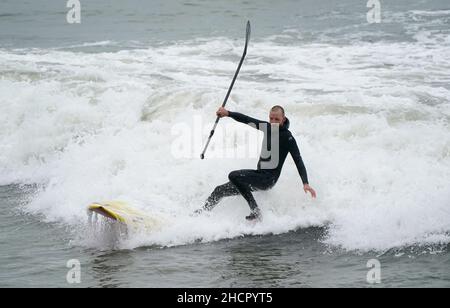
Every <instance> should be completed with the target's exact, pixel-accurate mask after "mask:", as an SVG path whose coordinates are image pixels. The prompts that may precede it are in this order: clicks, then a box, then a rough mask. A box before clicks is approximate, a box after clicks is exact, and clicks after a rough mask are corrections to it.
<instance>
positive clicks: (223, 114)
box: [216, 107, 230, 118]
mask: <svg viewBox="0 0 450 308" xmlns="http://www.w3.org/2000/svg"><path fill="white" fill-rule="evenodd" d="M216 114H217V116H218V117H219V118H223V117H228V116H229V115H230V113H229V112H228V110H226V109H225V108H223V107H220V108H219V110H217V112H216Z"/></svg>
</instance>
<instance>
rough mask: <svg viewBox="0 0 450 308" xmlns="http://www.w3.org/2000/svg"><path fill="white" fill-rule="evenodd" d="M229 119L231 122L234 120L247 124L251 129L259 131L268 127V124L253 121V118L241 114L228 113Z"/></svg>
mask: <svg viewBox="0 0 450 308" xmlns="http://www.w3.org/2000/svg"><path fill="white" fill-rule="evenodd" d="M229 117H230V118H232V119H233V120H236V121H238V122H241V123H244V124H248V125H250V126H252V127H253V128H256V129H259V130H262V129H265V128H266V127H267V126H265V125H270V124H269V122H266V121H261V120H258V119H254V118H251V117H249V116H246V115H245V114H242V113H239V112H231V111H229ZM262 124H263V125H262Z"/></svg>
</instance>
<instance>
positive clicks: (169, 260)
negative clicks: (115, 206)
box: [0, 0, 450, 288]
mask: <svg viewBox="0 0 450 308" xmlns="http://www.w3.org/2000/svg"><path fill="white" fill-rule="evenodd" d="M78 4H80V6H78ZM78 7H79V8H80V10H79V11H77V8H78ZM247 20H250V22H251V25H252V35H251V40H250V44H249V46H248V54H247V57H246V59H245V61H244V64H243V66H242V69H241V72H240V75H239V77H238V79H237V82H236V84H235V86H234V88H233V91H232V94H231V96H230V99H229V102H228V104H227V108H229V109H230V110H233V111H238V112H241V113H244V114H248V115H250V116H252V117H255V118H261V119H266V118H267V114H268V111H269V110H270V107H271V106H273V105H278V104H280V105H283V106H284V107H285V109H286V113H287V117H288V118H289V119H290V122H291V127H290V130H291V131H292V133H293V135H294V136H295V138H296V140H297V143H298V145H299V147H300V151H301V154H302V158H303V160H304V162H305V165H306V169H307V171H308V177H309V182H310V185H311V186H312V187H313V188H314V189H315V190H316V191H317V194H318V197H317V198H316V199H312V198H311V196H310V195H307V194H305V193H304V191H303V186H302V182H301V179H300V177H299V175H298V172H297V170H296V168H295V164H294V162H293V161H292V159H291V158H288V159H287V161H286V163H285V165H284V168H283V172H282V175H281V177H280V180H279V181H278V183H277V185H276V186H275V187H274V188H273V189H272V190H270V191H265V192H255V198H256V200H257V202H258V204H259V206H260V208H261V211H262V215H263V219H262V221H261V222H259V223H256V224H255V223H249V222H246V220H245V216H246V215H248V213H249V209H248V205H247V204H246V202H245V200H244V199H243V198H242V197H240V196H236V197H230V198H226V199H224V200H222V202H221V203H220V205H219V206H217V208H215V209H214V210H213V211H211V212H210V213H206V214H203V215H200V216H192V215H190V214H191V213H192V212H193V211H195V210H196V209H198V208H200V207H201V206H202V205H203V204H204V202H205V200H206V199H207V197H208V196H209V194H210V193H211V192H212V191H213V190H214V188H215V187H216V186H218V185H220V184H223V183H225V182H227V181H228V174H229V173H230V172H231V171H233V170H238V169H252V168H256V163H257V159H258V156H259V149H260V141H261V140H260V138H259V137H260V136H259V135H258V134H257V133H255V132H253V131H252V130H251V128H247V127H245V126H243V125H242V124H240V123H237V122H234V121H232V120H230V119H223V120H221V121H220V123H219V127H218V130H217V132H216V135H215V136H214V139H213V141H212V143H211V145H210V149H209V150H208V151H209V152H208V153H207V157H206V159H205V160H200V158H199V155H200V152H201V150H202V148H203V145H204V142H205V141H206V139H207V137H208V134H209V130H210V129H211V127H212V124H213V122H214V120H215V111H216V110H217V108H218V106H220V104H221V103H222V102H223V98H224V97H225V94H226V91H227V89H228V87H229V85H230V82H231V80H232V77H233V74H234V72H235V70H236V67H237V64H238V62H239V60H240V58H241V55H242V51H243V47H244V42H245V41H244V39H245V25H246V23H247ZM72 22H73V23H72ZM449 179H450V3H449V2H448V1H447V0H445V1H444V0H421V1H414V2H413V3H412V1H406V0H405V1H403V0H397V1H394V0H382V1H365V0H341V1H317V0H315V1H312V0H299V1H291V0H280V1H276V2H275V1H268V0H267V1H266V0H260V1H254V0H236V1H222V0H217V1H206V0H190V1H175V0H165V1H162V0H161V1H159V0H150V1H141V0H130V1H118V0H113V1H100V0H90V1H83V0H81V1H52V0H40V1H21V0H0V228H1V232H0V287H3V288H13V287H27V288H34V287H68V288H72V287H183V288H184V287H232V288H241V287H245V288H247V287H256V288H259V287H275V288H278V287H282V288H291V287H295V288H297V287H305V288H310V287H358V288H360V287H362V288H365V287H377V288H380V287H381V288H382V287H400V288H406V287H413V288H422V287H425V288H429V287H430V288H431V287H444V288H448V287H450V207H449V205H450V186H449ZM104 200H122V201H124V202H127V203H128V204H130V205H132V206H133V207H136V208H138V209H139V210H141V211H142V212H145V213H146V214H147V215H149V216H152V217H155V219H157V220H158V224H159V227H158V228H154V229H151V230H148V229H147V230H139V231H136V232H129V233H128V234H126V235H125V234H119V233H118V231H117V228H116V227H117V226H116V225H115V224H111V222H107V221H100V222H98V224H99V226H100V227H97V228H94V227H93V226H92V224H91V223H90V222H89V219H88V214H87V207H88V205H89V204H91V203H92V202H98V201H104Z"/></svg>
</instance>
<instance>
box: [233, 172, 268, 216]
mask: <svg viewBox="0 0 450 308" xmlns="http://www.w3.org/2000/svg"><path fill="white" fill-rule="evenodd" d="M228 177H229V179H230V182H231V183H233V184H234V185H235V186H236V188H237V189H238V190H239V192H240V193H241V195H242V196H243V197H244V199H245V200H246V201H247V203H248V205H249V206H250V209H251V210H252V214H251V215H250V216H247V219H249V220H252V219H255V218H259V216H260V211H259V208H258V204H257V203H256V200H255V198H254V197H253V194H252V191H257V190H267V189H269V188H271V187H272V186H273V185H274V184H275V182H276V179H274V178H273V177H272V176H270V175H268V174H264V173H261V172H259V171H257V170H238V171H233V172H231V173H230V175H229V176H228Z"/></svg>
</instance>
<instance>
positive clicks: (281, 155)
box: [197, 106, 316, 220]
mask: <svg viewBox="0 0 450 308" xmlns="http://www.w3.org/2000/svg"><path fill="white" fill-rule="evenodd" d="M217 116H218V117H220V118H223V117H230V118H232V119H234V120H236V121H238V122H241V123H244V124H248V125H250V126H252V127H254V128H256V129H259V130H261V131H263V132H264V142H263V150H262V152H261V157H260V160H259V162H258V168H257V170H237V171H233V172H231V173H230V174H229V176H228V178H229V180H230V181H229V182H228V183H226V184H223V185H221V186H218V187H216V189H215V190H214V192H213V193H212V194H211V196H209V198H208V200H207V201H206V204H205V205H204V207H203V209H202V210H199V211H197V213H200V212H201V211H203V210H206V211H210V210H212V209H213V208H214V207H215V206H216V205H217V204H218V203H219V202H220V200H221V199H222V198H224V197H229V196H236V195H239V194H240V195H242V196H243V197H244V198H245V200H246V201H247V202H248V204H249V206H250V209H251V214H250V215H249V216H247V217H246V219H247V220H255V219H258V220H259V219H260V218H261V211H260V210H259V208H258V204H257V203H256V201H255V198H254V197H253V195H252V191H258V190H268V189H270V188H272V187H273V186H274V185H275V184H276V183H277V181H278V178H279V177H280V174H281V169H282V168H283V164H284V161H285V160H286V157H287V154H288V153H290V154H291V156H292V158H293V159H294V162H295V165H296V166H297V170H298V172H299V174H300V177H301V179H302V182H303V190H304V191H305V193H308V192H310V193H311V195H312V197H313V198H316V192H315V191H314V189H313V188H312V187H311V186H309V183H308V175H307V173H306V168H305V165H304V164H303V160H302V157H301V156H300V150H299V149H298V146H297V142H296V141H295V138H294V137H293V136H292V134H291V132H290V131H289V120H288V118H286V116H285V113H284V109H283V107H281V106H274V107H272V109H271V110H270V116H269V118H270V123H269V122H265V121H260V120H257V119H253V118H251V117H248V116H246V115H243V114H241V113H237V112H231V111H228V110H226V109H225V108H220V109H219V110H218V111H217Z"/></svg>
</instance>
